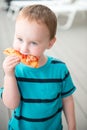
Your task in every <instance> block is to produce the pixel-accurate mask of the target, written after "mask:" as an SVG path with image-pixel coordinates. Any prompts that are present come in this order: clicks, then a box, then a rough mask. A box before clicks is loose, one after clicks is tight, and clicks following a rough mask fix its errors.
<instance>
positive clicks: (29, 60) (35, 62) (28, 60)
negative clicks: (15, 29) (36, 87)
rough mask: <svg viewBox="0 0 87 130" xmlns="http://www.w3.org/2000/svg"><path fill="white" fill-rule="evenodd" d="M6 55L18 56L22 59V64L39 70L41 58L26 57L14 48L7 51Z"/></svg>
mask: <svg viewBox="0 0 87 130" xmlns="http://www.w3.org/2000/svg"><path fill="white" fill-rule="evenodd" d="M4 54H6V55H13V54H14V55H17V56H18V57H20V59H21V62H22V63H24V64H26V65H28V66H31V67H34V68H38V66H39V58H38V57H36V56H33V55H24V54H22V53H20V52H19V51H17V50H14V49H13V48H7V49H5V50H4Z"/></svg>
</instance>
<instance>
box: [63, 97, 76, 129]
mask: <svg viewBox="0 0 87 130" xmlns="http://www.w3.org/2000/svg"><path fill="white" fill-rule="evenodd" d="M63 108H64V109H63V110H64V114H65V117H66V121H67V125H68V130H76V121H75V111H74V101H73V97H72V96H69V97H67V98H65V99H63Z"/></svg>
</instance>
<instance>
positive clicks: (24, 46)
mask: <svg viewBox="0 0 87 130" xmlns="http://www.w3.org/2000/svg"><path fill="white" fill-rule="evenodd" d="M21 53H22V54H26V55H27V54H28V53H29V48H28V46H27V45H23V46H22V47H21Z"/></svg>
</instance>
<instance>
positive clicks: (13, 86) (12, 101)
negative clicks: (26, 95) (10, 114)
mask: <svg viewBox="0 0 87 130" xmlns="http://www.w3.org/2000/svg"><path fill="white" fill-rule="evenodd" d="M2 97H3V102H4V104H5V105H6V106H7V107H8V108H9V109H15V108H16V107H17V106H18V105H19V103H20V93H19V90H18V86H17V82H16V79H15V76H14V75H12V76H8V75H5V77H4V91H3V95H2Z"/></svg>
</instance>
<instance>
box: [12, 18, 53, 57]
mask: <svg viewBox="0 0 87 130" xmlns="http://www.w3.org/2000/svg"><path fill="white" fill-rule="evenodd" d="M51 44H52V42H51V41H50V34H49V30H48V28H47V27H46V25H44V24H42V23H41V24H38V23H37V22H35V21H32V22H29V21H28V20H25V19H21V20H18V21H17V22H16V26H15V36H14V42H13V47H14V49H16V50H19V51H20V52H21V53H23V54H26V55H27V54H31V55H34V56H39V57H41V56H43V53H44V51H45V50H46V49H49V48H50V47H51Z"/></svg>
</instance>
